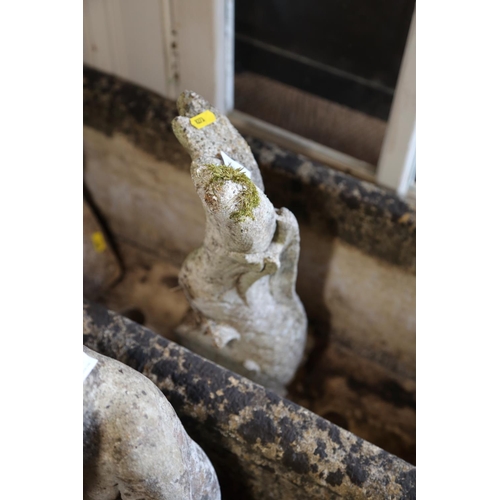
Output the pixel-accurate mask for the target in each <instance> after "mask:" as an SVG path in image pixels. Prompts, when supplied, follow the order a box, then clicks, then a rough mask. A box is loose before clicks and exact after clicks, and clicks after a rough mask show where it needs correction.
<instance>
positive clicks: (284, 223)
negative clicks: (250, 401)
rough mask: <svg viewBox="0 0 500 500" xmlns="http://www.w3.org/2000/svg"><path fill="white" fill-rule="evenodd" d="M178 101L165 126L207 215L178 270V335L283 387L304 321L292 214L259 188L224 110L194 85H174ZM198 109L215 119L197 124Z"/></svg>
mask: <svg viewBox="0 0 500 500" xmlns="http://www.w3.org/2000/svg"><path fill="white" fill-rule="evenodd" d="M178 108H179V113H181V115H184V114H186V113H187V116H179V117H177V118H175V119H174V121H173V124H172V127H173V129H174V133H175V134H176V136H177V138H178V139H179V142H180V143H181V144H183V145H184V146H185V147H186V148H187V149H188V151H189V154H190V155H191V158H192V160H193V162H192V164H191V177H192V179H193V182H194V185H195V187H196V191H197V193H198V196H199V197H200V200H201V202H202V204H203V207H204V209H205V213H206V217H207V225H206V232H205V239H204V243H203V246H202V247H200V248H199V249H197V250H195V251H194V252H192V253H191V254H190V255H189V256H188V257H187V259H186V261H185V262H184V264H183V266H182V269H181V272H180V275H179V282H180V284H181V285H182V287H183V288H184V291H185V292H186V296H187V298H188V300H189V302H190V304H191V307H192V313H191V315H190V316H189V318H188V319H187V320H186V321H185V322H183V324H182V325H180V326H179V328H178V329H177V332H178V335H179V339H180V342H181V343H182V344H184V345H185V346H187V347H189V348H190V349H192V350H193V351H195V352H197V353H199V354H202V355H203V356H205V357H207V358H209V359H212V360H213V361H216V362H218V363H219V364H221V365H223V366H226V367H227V368H230V369H232V370H234V371H236V372H237V373H240V374H242V375H244V376H247V377H248V378H250V379H252V380H255V381H256V382H258V383H261V384H263V385H264V386H266V387H269V388H272V389H273V390H275V391H277V392H279V393H283V392H284V390H285V385H286V384H288V383H289V382H290V380H291V379H292V377H293V376H294V374H295V372H296V370H297V368H298V366H299V363H300V360H301V359H302V355H303V352H304V345H305V338H306V330H307V319H306V315H305V311H304V308H303V306H302V303H301V302H300V300H299V298H298V296H297V294H296V292H295V282H296V279H297V261H298V258H299V230H298V225H297V221H296V220H295V217H294V216H293V214H292V213H291V212H290V211H288V210H287V209H285V208H283V209H279V210H276V209H275V208H274V207H273V205H272V204H271V202H270V201H269V200H268V199H267V197H266V195H265V194H264V193H263V192H262V190H261V188H260V187H259V186H261V185H262V181H261V180H260V172H259V169H258V167H257V164H256V163H255V160H254V159H253V156H252V153H251V152H250V148H249V147H248V145H247V144H246V143H245V141H244V140H243V139H242V138H241V136H239V134H238V133H237V132H236V131H235V129H234V127H233V126H232V125H231V124H230V123H229V120H228V119H227V118H226V117H225V116H223V115H221V114H220V113H219V112H218V111H217V110H215V109H214V108H212V107H210V106H209V104H208V103H207V102H206V101H205V100H204V99H203V98H201V97H200V96H198V95H197V94H195V93H194V92H187V91H186V92H184V93H183V94H181V96H180V97H179V100H178ZM207 109H210V110H211V111H212V112H213V113H214V114H215V116H216V121H215V122H214V123H212V124H209V125H207V126H205V127H203V128H201V129H197V128H196V127H194V126H193V125H192V124H191V123H190V120H189V117H190V116H194V115H197V114H200V113H201V112H203V111H205V110H207ZM222 152H224V153H226V152H228V154H230V155H231V159H233V160H236V161H238V162H239V163H241V165H242V166H243V168H247V169H248V171H249V172H250V173H249V175H250V176H251V180H250V179H249V178H248V177H247V175H246V174H245V173H243V171H237V170H235V169H234V168H232V167H230V166H225V165H223V163H222V160H221V153H222ZM253 181H255V183H254V182H253Z"/></svg>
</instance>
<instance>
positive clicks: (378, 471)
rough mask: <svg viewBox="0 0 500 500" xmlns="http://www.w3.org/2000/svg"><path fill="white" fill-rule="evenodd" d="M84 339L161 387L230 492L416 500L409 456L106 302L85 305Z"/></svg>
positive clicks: (262, 495)
mask: <svg viewBox="0 0 500 500" xmlns="http://www.w3.org/2000/svg"><path fill="white" fill-rule="evenodd" d="M84 344H85V345H87V346H89V347H90V348H92V349H95V350H97V351H98V352H101V353H102V354H105V355H107V356H110V357H113V358H116V359H119V360H120V361H122V362H124V363H125V364H127V365H129V366H131V367H132V368H134V369H136V370H138V371H140V372H142V373H144V374H145V375H146V376H147V377H148V378H150V379H151V380H152V381H153V382H154V383H155V384H156V385H157V386H158V387H159V388H160V390H161V391H162V392H163V393H164V394H165V395H166V396H167V397H168V399H169V401H170V402H171V403H172V405H173V406H174V408H175V410H176V412H177V414H178V415H179V417H180V418H181V420H182V422H183V424H184V425H185V427H186V429H187V430H188V431H189V432H190V434H191V435H192V436H193V437H194V438H195V439H196V440H197V441H198V442H199V443H200V444H202V445H203V447H204V450H205V451H206V452H207V454H208V456H209V457H210V459H211V460H212V463H214V466H215V467H216V470H217V473H218V477H219V480H220V482H221V488H222V494H223V496H224V497H227V498H242V499H259V500H261V499H283V500H285V499H287V500H288V499H290V498H294V499H308V500H309V499H327V498H328V499H330V498H346V499H365V498H371V499H380V500H382V499H385V500H393V499H408V500H410V499H414V498H416V497H415V468H414V467H412V466H411V465H409V464H408V463H406V462H404V461H402V460H400V459H398V458H396V457H394V456H392V455H390V454H388V453H386V452H385V451H383V450H381V449H379V448H377V447H376V446H374V445H372V444H370V443H368V442H366V441H363V440H362V439H360V438H357V437H356V436H354V435H353V434H350V433H349V432H347V431H345V430H343V429H341V428H339V427H337V426H335V425H334V424H331V423H329V422H327V421H326V420H323V419H322V418H320V417H318V416H316V415H314V414H313V413H311V412H309V411H307V410H305V409H304V408H301V407H299V406H297V405H295V404H293V403H291V402H290V401H287V400H285V399H282V398H280V397H279V396H277V395H276V394H275V393H273V392H271V391H267V390H265V389H264V388H263V387H261V386H259V385H256V384H254V383H252V382H250V381H249V380H247V379H245V378H243V377H240V376H239V375H236V374H234V373H232V372H230V371H228V370H225V369H224V368H221V367H219V366H217V365H215V364H213V363H211V362H210V361H207V360H204V359H203V358H201V357H199V356H197V355H195V354H193V353H191V352H190V351H188V350H186V349H184V348H182V347H180V346H178V345H176V344H174V343H172V342H169V341H168V340H166V339H164V338H162V337H160V336H159V335H156V334H154V333H153V332H151V331H149V330H147V329H145V328H143V327H141V326H139V325H137V324H135V323H133V322H131V321H130V320H127V319H126V318H123V317H121V316H119V315H117V314H114V313H111V312H110V311H108V310H106V309H105V308H103V307H101V306H97V305H91V304H84ZM226 495H227V496H226ZM236 495H237V496H236Z"/></svg>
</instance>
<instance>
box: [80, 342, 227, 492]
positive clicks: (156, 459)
mask: <svg viewBox="0 0 500 500" xmlns="http://www.w3.org/2000/svg"><path fill="white" fill-rule="evenodd" d="M83 352H84V353H85V354H87V355H88V356H90V357H91V358H94V359H97V361H98V362H97V365H96V366H95V367H94V369H93V370H92V371H91V372H90V374H89V375H88V376H87V378H86V379H85V380H84V381H83V455H84V465H83V466H84V498H85V499H89V500H90V499H92V500H116V498H118V497H120V498H123V499H125V498H127V499H130V500H141V499H146V498H147V499H150V500H179V499H186V500H220V489H219V484H218V482H217V476H216V474H215V471H214V469H213V467H212V464H211V463H210V461H209V460H208V458H207V456H206V455H205V453H204V452H203V451H202V450H201V448H200V447H199V446H198V445H197V444H196V443H195V442H193V441H192V440H191V439H190V437H189V436H188V435H187V434H186V431H185V430H184V428H183V427H182V424H181V422H180V420H179V419H178V417H177V415H176V413H175V411H174V409H173V408H172V406H171V405H170V403H169V402H168V401H167V399H166V398H165V396H164V395H163V394H162V393H161V392H160V391H159V390H158V388H157V387H155V385H154V384H153V383H152V382H151V381H150V380H148V379H147V378H146V377H144V376H143V375H142V374H140V373H138V372H137V371H135V370H133V369H131V368H130V367H128V366H126V365H124V364H122V363H120V362H118V361H116V360H114V359H111V358H108V357H106V356H103V355H101V354H98V353H96V352H94V351H92V350H90V349H89V348H87V347H85V346H84V348H83Z"/></svg>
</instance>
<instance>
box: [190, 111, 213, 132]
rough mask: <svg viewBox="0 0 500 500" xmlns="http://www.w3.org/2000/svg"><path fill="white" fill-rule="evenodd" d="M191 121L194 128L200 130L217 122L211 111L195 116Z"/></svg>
mask: <svg viewBox="0 0 500 500" xmlns="http://www.w3.org/2000/svg"><path fill="white" fill-rule="evenodd" d="M189 121H190V122H191V125H192V126H193V127H196V128H198V129H199V128H203V127H206V126H207V125H210V124H211V123H213V122H214V121H215V115H214V114H213V113H212V112H211V111H209V110H207V111H203V113H200V114H199V115H196V116H193V118H191V119H190V120H189Z"/></svg>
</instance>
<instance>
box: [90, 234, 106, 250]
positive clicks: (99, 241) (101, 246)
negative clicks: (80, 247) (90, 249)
mask: <svg viewBox="0 0 500 500" xmlns="http://www.w3.org/2000/svg"><path fill="white" fill-rule="evenodd" d="M92 244H93V245H94V250H95V251H96V252H97V253H102V252H104V250H106V240H105V239H104V234H102V233H101V231H97V232H95V233H92Z"/></svg>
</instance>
